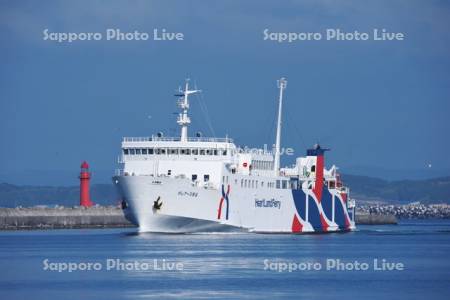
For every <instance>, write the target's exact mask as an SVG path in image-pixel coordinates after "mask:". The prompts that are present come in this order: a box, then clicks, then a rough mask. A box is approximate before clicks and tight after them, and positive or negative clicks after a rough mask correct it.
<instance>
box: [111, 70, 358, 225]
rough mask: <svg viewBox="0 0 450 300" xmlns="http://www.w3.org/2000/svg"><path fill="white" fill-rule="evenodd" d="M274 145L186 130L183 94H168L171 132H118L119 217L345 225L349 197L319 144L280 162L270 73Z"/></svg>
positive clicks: (350, 218)
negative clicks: (173, 109) (288, 163)
mask: <svg viewBox="0 0 450 300" xmlns="http://www.w3.org/2000/svg"><path fill="white" fill-rule="evenodd" d="M278 87H279V90H280V94H279V100H278V122H277V134H276V141H275V150H274V151H267V150H266V149H251V150H250V151H249V150H246V149H242V148H239V147H237V146H236V145H235V144H234V142H233V140H232V139H230V138H228V137H225V138H215V137H214V138H208V137H202V136H200V135H197V136H196V137H189V136H188V126H189V124H190V118H189V115H188V111H189V105H190V103H189V96H190V95H192V94H195V93H198V92H200V91H199V90H190V89H189V81H186V84H185V87H184V90H180V92H179V93H177V94H176V96H177V97H179V98H178V101H177V103H178V106H179V108H180V113H179V115H178V119H177V123H178V124H179V126H180V131H181V133H180V136H179V137H165V136H163V135H162V134H161V133H159V134H156V135H152V136H150V137H125V138H123V141H122V153H121V156H120V160H119V164H120V168H119V169H118V170H117V174H116V176H114V178H113V181H114V184H115V185H116V186H117V188H118V190H119V193H120V195H121V197H122V207H123V209H124V212H125V215H126V217H127V218H128V219H129V220H131V221H132V222H133V223H134V224H136V225H138V226H139V229H140V231H152V232H197V231H223V230H243V231H252V232H286V233H287V232H293V233H301V232H333V231H343V230H352V229H354V228H355V223H354V211H355V203H354V200H352V199H350V197H349V189H348V188H347V187H345V186H343V184H342V182H341V180H340V177H339V174H338V172H337V168H336V167H335V166H332V167H331V168H330V169H326V168H325V163H324V159H325V158H324V157H325V151H327V149H323V148H321V147H320V146H319V145H315V146H314V147H313V148H312V149H308V150H307V153H306V156H305V157H299V158H297V159H296V164H295V165H294V166H292V167H286V168H280V153H281V151H280V149H281V118H282V105H283V92H284V90H285V89H286V87H287V81H286V80H285V79H284V78H282V79H280V80H279V81H278Z"/></svg>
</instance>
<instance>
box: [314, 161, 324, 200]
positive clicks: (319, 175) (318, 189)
mask: <svg viewBox="0 0 450 300" xmlns="http://www.w3.org/2000/svg"><path fill="white" fill-rule="evenodd" d="M323 168H324V157H323V154H319V155H317V162H316V183H315V185H314V190H313V192H314V195H316V197H317V201H319V203H320V201H321V200H322V189H323Z"/></svg>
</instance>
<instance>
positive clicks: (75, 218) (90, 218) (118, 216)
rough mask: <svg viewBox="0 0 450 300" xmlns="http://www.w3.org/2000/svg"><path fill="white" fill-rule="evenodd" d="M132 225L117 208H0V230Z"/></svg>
mask: <svg viewBox="0 0 450 300" xmlns="http://www.w3.org/2000/svg"><path fill="white" fill-rule="evenodd" d="M130 226H133V225H132V224H131V223H130V222H128V220H126V219H125V217H124V215H123V212H122V210H121V209H120V208H117V207H113V206H101V207H91V208H83V207H74V208H66V207H57V208H39V207H32V208H0V230H2V229H3V230H5V229H40V228H42V229H46V228H48V229H51V228H99V227H100V228H102V227H130Z"/></svg>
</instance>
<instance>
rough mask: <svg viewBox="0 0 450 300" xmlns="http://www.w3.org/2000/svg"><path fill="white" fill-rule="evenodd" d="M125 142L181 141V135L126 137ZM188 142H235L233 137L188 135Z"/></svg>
mask: <svg viewBox="0 0 450 300" xmlns="http://www.w3.org/2000/svg"><path fill="white" fill-rule="evenodd" d="M123 141H124V142H181V138H180V137H159V136H150V137H124V138H123ZM187 141H188V142H214V143H233V139H231V138H228V137H225V138H215V137H188V138H187Z"/></svg>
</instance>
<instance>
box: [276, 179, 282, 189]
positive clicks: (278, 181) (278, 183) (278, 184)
mask: <svg viewBox="0 0 450 300" xmlns="http://www.w3.org/2000/svg"><path fill="white" fill-rule="evenodd" d="M276 183H277V189H279V188H280V187H281V186H280V180H277V181H276Z"/></svg>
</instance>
